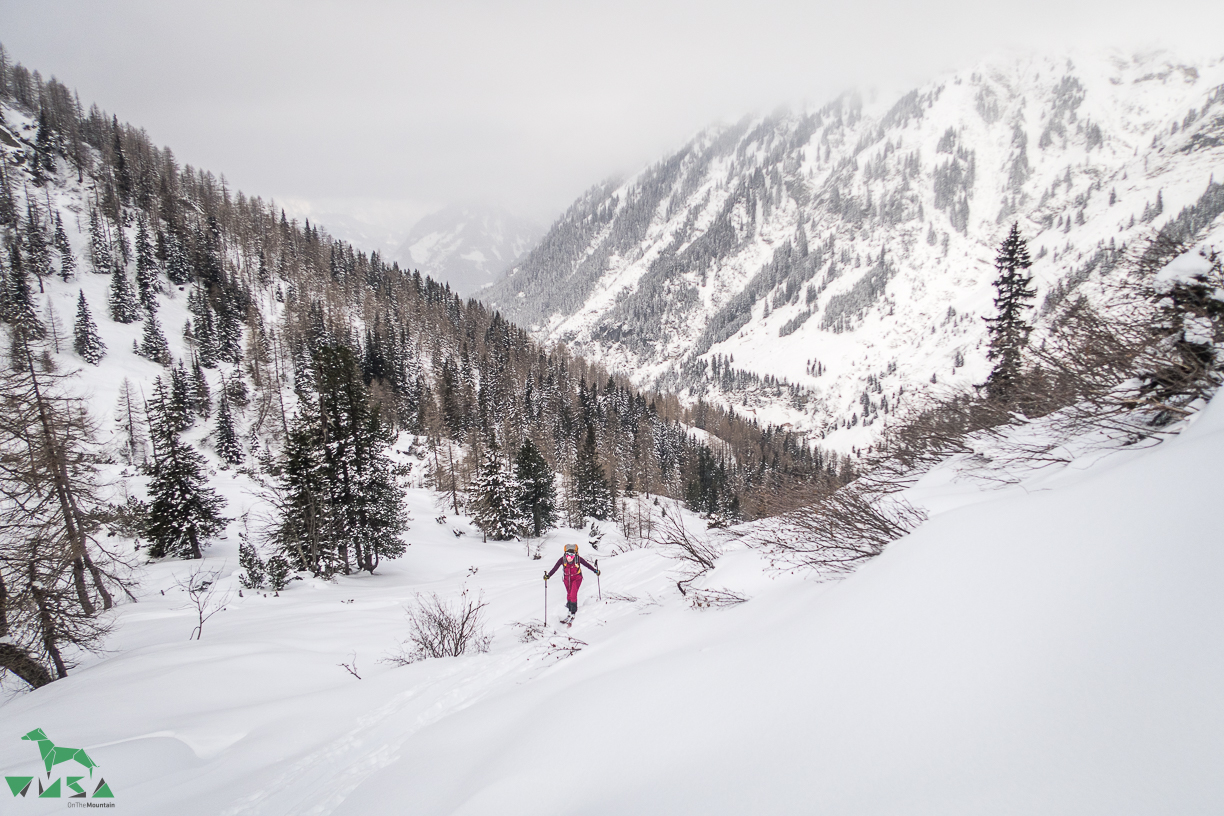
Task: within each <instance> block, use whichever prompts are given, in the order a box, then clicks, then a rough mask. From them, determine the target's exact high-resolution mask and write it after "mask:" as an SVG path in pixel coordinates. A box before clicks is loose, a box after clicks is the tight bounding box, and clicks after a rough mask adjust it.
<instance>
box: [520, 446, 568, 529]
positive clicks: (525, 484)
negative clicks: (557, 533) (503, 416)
mask: <svg viewBox="0 0 1224 816" xmlns="http://www.w3.org/2000/svg"><path fill="white" fill-rule="evenodd" d="M514 477H515V479H517V480H518V483H519V485H520V488H521V489H520V492H519V512H520V513H521V514H522V516H523V518H524V519H525V520H526V521H527V522H528V523H529V525H530V527H531V535H533V536H536V537H539V536H540V535H542V534H543V533H544V531H545V530H547V529H548V528H550V527H552V526H554V525H555V524H556V523H557V487H556V478H555V477H554V475H553V472H552V470H550V469H549V467H548V462H546V461H545V460H544V455H543V454H542V453H540V449H539V448H537V447H536V446H535V443H534V442H532V441H531V440H530V439H528V440H525V441H524V442H523V446H522V447H521V448H519V452H518V455H517V456H516V457H515V459H514Z"/></svg>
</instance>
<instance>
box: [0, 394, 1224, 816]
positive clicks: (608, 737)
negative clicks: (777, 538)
mask: <svg viewBox="0 0 1224 816" xmlns="http://www.w3.org/2000/svg"><path fill="white" fill-rule="evenodd" d="M1089 458H1092V459H1093V462H1092V464H1091V466H1089V465H1088V461H1089ZM1222 463H1224V402H1222V401H1221V400H1217V401H1216V403H1214V404H1212V405H1209V406H1208V407H1207V408H1206V409H1205V410H1204V411H1203V412H1202V413H1201V414H1199V415H1198V416H1197V417H1195V419H1194V421H1193V422H1192V423H1191V425H1190V427H1189V428H1188V429H1187V430H1186V431H1185V432H1184V433H1183V434H1182V435H1180V436H1178V437H1176V438H1173V439H1171V440H1168V441H1166V442H1164V443H1162V444H1159V445H1155V446H1152V447H1149V448H1147V449H1144V450H1128V451H1123V452H1117V453H1113V454H1110V455H1108V456H1104V457H1100V456H1096V457H1085V458H1081V459H1079V460H1077V461H1076V462H1075V463H1072V464H1071V465H1069V466H1067V467H1065V468H1060V469H1057V470H1052V471H1049V472H1045V473H1036V474H1030V475H1029V476H1028V477H1026V479H1025V480H1024V481H1022V482H1021V483H1020V484H1016V485H1012V486H1007V487H1001V488H1000V487H997V486H991V487H987V486H983V485H982V484H981V483H978V482H974V481H973V480H969V479H966V478H964V477H963V476H957V471H956V469H955V468H954V463H952V464H949V465H947V466H944V467H941V468H939V469H937V470H936V471H933V472H932V473H930V474H928V476H927V477H925V478H924V479H923V480H922V481H921V482H920V483H919V484H918V485H917V486H915V487H914V488H912V489H911V490H910V497H911V499H912V500H914V501H915V502H918V503H921V504H923V505H924V506H925V507H927V508H928V510H929V511H930V512H931V514H932V518H931V520H930V521H929V522H927V523H926V524H924V525H923V526H922V527H920V528H919V529H918V530H917V531H916V532H914V533H913V534H911V535H910V536H908V537H906V538H904V539H901V540H899V541H897V542H896V543H895V544H893V545H892V546H891V547H890V548H889V549H888V550H887V551H886V552H885V553H884V554H883V555H882V556H880V557H879V558H877V559H875V560H874V561H872V562H870V563H868V564H867V565H866V566H865V567H864V568H862V569H861V570H860V571H858V572H857V573H855V574H854V575H851V576H850V577H848V578H846V579H844V580H841V581H838V582H825V583H821V582H817V581H814V580H811V579H810V578H808V577H805V576H804V575H803V574H798V573H791V572H788V571H786V570H785V569H776V568H775V569H771V568H770V566H769V565H768V564H767V563H765V562H764V560H763V559H762V557H761V556H760V555H758V554H757V553H756V552H755V551H752V550H749V549H746V548H744V547H742V546H735V545H729V546H728V548H727V551H726V553H725V554H724V556H723V557H722V558H721V559H720V560H719V566H718V567H717V569H715V570H714V571H713V572H711V573H709V574H707V575H706V576H703V578H702V579H700V582H699V584H698V585H704V586H708V587H725V588H729V589H732V590H735V591H737V592H740V593H743V594H745V595H747V596H749V597H750V600H749V601H748V602H747V603H742V604H739V605H737V606H734V607H731V608H726V609H708V610H697V609H693V608H691V606H690V605H689V602H688V599H686V598H684V597H682V596H681V595H680V593H679V591H678V590H677V588H676V583H675V580H676V576H677V565H676V562H674V561H671V560H669V559H667V558H666V557H665V556H664V555H663V554H662V553H660V552H658V551H656V550H654V549H651V548H642V549H632V550H627V551H622V552H621V553H620V554H613V553H614V552H615V551H617V550H621V549H623V548H624V544H625V541H624V540H623V539H622V538H620V537H619V534H618V533H616V532H615V531H614V530H613V529H612V525H611V524H609V525H606V532H605V535H604V537H603V539H602V541H601V542H600V545H599V551H598V552H596V551H594V550H593V549H592V548H591V546H590V543H589V542H590V538H589V536H588V534H587V531H583V530H567V529H562V530H554V531H551V532H550V533H549V534H548V536H547V537H546V538H545V539H544V541H543V543H542V547H541V549H542V553H543V559H542V560H533V559H532V558H531V557H530V555H529V552H528V546H527V545H526V544H524V543H520V542H509V543H492V542H490V543H482V541H481V537H480V535H479V532H478V531H476V530H475V528H474V527H473V526H472V525H471V524H470V522H469V521H468V520H467V519H458V520H456V519H455V518H454V517H453V516H452V517H451V518H448V519H447V520H446V522H445V523H444V524H440V523H438V522H437V520H436V517H438V516H439V514H440V513H441V512H444V511H440V510H439V509H438V507H437V505H436V504H435V498H434V496H433V494H431V493H429V492H427V491H425V490H419V489H418V490H413V491H411V492H410V495H409V503H410V509H411V516H412V517H413V521H412V522H411V523H410V527H411V530H410V531H409V532H408V533H407V534H406V535H407V538H408V540H409V541H411V542H412V543H411V546H410V547H409V549H408V552H407V554H406V555H405V556H404V557H403V558H401V559H399V560H398V561H394V562H389V563H385V564H384V565H382V566H381V567H379V569H378V574H377V575H375V576H368V575H365V576H361V577H352V578H344V577H341V578H337V579H335V580H333V581H322V580H310V579H307V580H303V581H297V582H294V583H293V584H292V585H291V587H290V588H289V589H288V590H286V591H285V592H283V593H282V594H281V596H280V597H273V596H271V593H268V594H267V595H265V593H263V592H255V591H251V590H246V591H244V593H243V597H238V589H239V587H238V584H237V581H236V579H235V577H234V576H233V575H232V573H233V572H234V570H235V569H236V568H237V535H236V527H231V531H230V535H229V537H228V538H227V539H226V540H224V541H219V542H217V543H216V544H215V545H214V546H213V547H212V548H210V550H209V551H208V556H207V558H206V560H205V562H204V565H203V566H204V568H206V569H220V570H221V571H222V572H223V573H224V574H225V575H226V576H227V577H225V578H222V579H221V586H223V587H225V588H226V589H228V590H229V591H230V592H231V596H230V598H229V601H228V603H227V604H226V608H225V611H223V612H220V613H218V614H217V615H216V616H215V617H213V618H212V619H211V620H209V621H208V622H207V623H206V624H205V626H204V632H203V638H202V640H199V641H189V640H188V637H189V635H190V633H191V631H192V628H193V626H194V625H195V613H194V611H193V610H189V609H187V608H186V605H185V598H184V595H183V592H182V590H181V589H180V588H178V587H177V586H176V584H175V579H176V577H180V576H182V575H184V574H186V573H187V572H188V571H190V570H191V569H193V568H196V567H197V566H198V565H196V564H192V563H188V562H164V563H158V564H152V565H149V566H148V567H146V568H144V573H143V581H142V588H141V598H140V602H139V603H136V604H129V605H126V606H123V607H122V608H120V609H119V610H118V612H117V613H116V615H115V617H116V623H117V630H116V634H115V635H114V636H113V637H112V638H111V640H110V641H109V647H110V650H111V651H110V653H109V654H107V655H105V656H103V657H102V658H96V659H90V660H89V661H88V662H87V663H86V664H85V665H83V666H82V667H81V668H79V669H78V670H76V671H75V672H74V673H73V674H72V675H71V676H70V677H68V678H67V679H65V680H61V681H58V682H55V683H53V684H52V685H50V686H48V687H46V688H43V689H41V690H39V691H37V692H34V693H23V694H15V695H12V696H11V697H10V698H9V699H8V700H7V701H6V702H5V703H4V704H3V706H0V734H3V735H4V736H3V739H0V769H2V770H0V772H2V773H3V774H5V775H31V774H34V773H36V772H38V771H40V770H41V765H40V763H38V762H37V754H36V752H35V751H34V748H33V746H32V745H31V744H30V743H28V742H23V741H21V740H20V739H18V737H19V736H20V735H21V734H25V733H26V732H28V731H30V730H31V729H34V728H42V729H43V730H44V731H45V732H46V733H47V734H48V735H49V736H51V738H52V739H55V740H56V741H57V743H59V744H66V745H71V746H74V747H83V748H85V749H87V751H88V753H89V755H90V756H91V757H92V758H93V760H94V761H95V762H96V763H97V765H98V768H97V769H96V770H95V771H94V773H95V775H97V776H101V777H104V778H105V779H106V781H107V783H108V785H109V786H110V787H111V789H112V790H113V791H114V794H115V798H114V800H113V801H114V803H115V804H116V806H117V808H118V809H119V810H120V811H121V812H123V813H130V814H168V813H174V814H363V815H364V816H370V815H371V814H382V813H386V814H392V813H395V814H402V813H412V814H499V815H504V814H519V813H522V814H536V815H538V814H649V813H660V814H664V813H667V814H674V813H698V812H700V813H728V814H742V813H779V812H781V813H822V814H859V815H860V816H867V815H869V814H896V813H906V814H925V813H930V814H942V815H943V816H947V815H948V814H981V813H991V814H1011V813H1015V814H1022V813H1023V814H1034V813H1040V814H1064V813H1065V814H1076V816H1085V815H1086V814H1111V815H1115V814H1128V813H1133V814H1151V813H1178V814H1198V813H1202V814H1207V813H1219V812H1221V811H1222V810H1224V775H1221V774H1220V773H1219V769H1220V767H1221V766H1222V763H1224V691H1221V690H1222V689H1224V650H1221V648H1220V645H1219V644H1220V632H1221V631H1224V593H1221V591H1220V587H1221V586H1222V585H1224V548H1222V547H1221V535H1220V521H1219V520H1220V515H1219V509H1218V504H1217V502H1218V499H1219V496H1220V488H1221V485H1222V483H1224V479H1222V478H1221V473H1222V470H1221V468H1222ZM232 513H233V508H232V507H231V514H232ZM456 530H457V531H458V532H459V533H461V535H456V534H455V531H456ZM569 541H574V542H578V543H580V545H581V548H582V554H583V555H584V556H585V557H586V558H588V560H590V559H593V558H595V557H598V558H600V566H601V568H602V571H603V576H602V579H601V581H600V583H601V584H602V587H601V589H602V596H603V599H602V601H601V600H599V599H598V595H599V590H600V587H597V584H596V580H595V576H594V575H592V574H590V573H588V574H587V575H586V579H585V583H584V585H583V587H582V594H581V607H580V611H579V615H578V618H577V620H576V622H575V624H574V626H573V628H572V629H568V630H567V629H564V628H558V627H557V619H558V618H559V617H560V614H561V612H562V610H563V605H564V597H563V590H562V588H561V582H560V580H559V578H560V576H559V575H558V577H557V578H556V579H554V580H553V581H552V582H550V586H549V593H548V602H549V605H550V608H549V610H548V615H549V628H548V630H547V632H546V634H545V636H544V637H543V638H541V639H537V640H533V641H529V642H523V640H522V638H521V634H522V632H523V631H524V627H523V626H521V625H519V626H516V624H526V623H529V622H531V621H537V622H538V621H539V619H540V618H541V615H542V613H543V611H544V590H543V586H542V581H541V572H542V570H543V569H544V568H547V567H551V565H552V563H553V562H554V561H555V559H556V558H557V557H558V556H559V555H560V552H561V549H562V545H563V544H564V543H566V542H569ZM535 543H538V542H533V544H532V546H534V545H535ZM464 588H466V589H467V590H468V591H469V592H471V593H483V597H484V599H485V600H486V601H487V602H488V604H489V606H488V609H487V611H488V615H489V618H488V620H489V627H488V628H489V632H490V634H491V635H492V636H493V640H492V645H491V649H490V651H489V652H488V653H487V654H475V655H469V656H464V657H460V658H449V659H435V660H427V661H423V662H418V663H414V664H411V665H408V666H402V667H396V666H393V665H391V664H389V663H385V662H380V659H381V658H384V657H386V656H387V655H389V654H391V653H393V652H395V651H396V649H397V647H398V644H399V643H400V641H402V640H403V639H404V638H405V637H406V636H407V619H406V616H405V612H404V609H403V606H404V604H405V603H407V602H409V601H411V599H412V598H413V597H414V595H415V593H418V592H425V593H430V592H437V593H439V595H441V596H443V597H454V596H456V595H458V593H459V592H460V591H462V590H463V589H464ZM571 638H573V640H571ZM572 647H580V648H579V649H578V651H576V652H575V653H574V654H573V655H572V656H565V654H566V650H567V649H569V648H572ZM345 662H348V663H350V665H354V666H355V669H356V671H357V673H358V674H360V676H361V679H357V678H356V677H354V676H353V675H352V674H350V673H349V672H348V671H347V670H346V669H345V668H343V667H342V666H341V665H340V664H342V663H345ZM32 760H33V761H32ZM83 784H85V785H89V784H90V783H89V782H88V781H87V782H85V783H83ZM95 784H96V782H95ZM2 795H3V796H9V794H8V792H4V793H3V794H2ZM64 807H65V801H64V800H38V799H34V798H33V795H31V796H29V797H27V798H26V799H25V800H24V801H21V800H18V801H10V802H9V804H8V805H7V806H6V808H5V811H4V812H6V813H7V812H13V813H16V812H21V813H31V814H34V813H43V812H53V811H54V812H58V811H60V810H61V809H63V808H64Z"/></svg>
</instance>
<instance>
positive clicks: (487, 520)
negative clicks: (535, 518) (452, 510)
mask: <svg viewBox="0 0 1224 816" xmlns="http://www.w3.org/2000/svg"><path fill="white" fill-rule="evenodd" d="M521 495H522V486H521V485H520V484H519V481H518V479H516V478H515V477H514V470H513V469H512V468H511V467H510V463H509V462H508V461H506V458H505V457H504V456H502V455H501V451H499V450H498V448H497V445H495V444H492V443H490V444H489V446H488V447H487V448H486V449H485V452H484V457H483V461H481V463H480V471H479V473H477V474H476V482H475V484H474V485H473V490H472V503H473V513H472V515H473V517H474V518H475V521H476V526H477V527H479V528H480V529H481V530H483V531H484V534H485V536H486V537H488V538H491V539H493V540H494V541H506V540H508V539H511V538H514V537H515V536H516V535H518V533H519V531H520V530H521V529H522V527H523V517H522V515H521V511H520V497H521Z"/></svg>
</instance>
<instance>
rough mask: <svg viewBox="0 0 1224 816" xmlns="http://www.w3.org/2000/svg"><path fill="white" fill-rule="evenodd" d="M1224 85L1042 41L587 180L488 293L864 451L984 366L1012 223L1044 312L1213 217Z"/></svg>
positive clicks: (700, 139) (564, 333)
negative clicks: (1024, 242) (1000, 261)
mask: <svg viewBox="0 0 1224 816" xmlns="http://www.w3.org/2000/svg"><path fill="white" fill-rule="evenodd" d="M1221 83H1224V63H1222V62H1221V61H1219V60H1217V61H1214V62H1210V63H1204V64H1197V65H1190V64H1181V63H1179V62H1177V61H1176V60H1174V59H1172V58H1171V57H1169V56H1168V55H1163V54H1157V55H1146V56H1141V57H1133V58H1131V57H1128V58H1121V57H1098V58H1092V59H1083V60H1079V59H1077V60H1075V61H1072V60H1068V59H1066V58H1058V59H1055V58H1026V59H1021V60H1016V61H1011V62H997V63H991V64H987V65H983V66H980V67H978V68H977V69H975V70H972V71H967V72H964V73H961V74H957V75H955V76H952V77H950V78H946V79H943V80H940V81H937V82H933V83H931V84H929V85H927V86H925V87H923V88H920V89H918V90H914V91H911V92H910V93H907V94H905V95H904V96H902V97H901V98H900V99H898V100H895V102H894V103H893V104H892V105H891V107H885V106H884V105H882V104H881V105H872V104H867V103H865V102H864V101H863V100H862V99H861V98H859V97H858V96H855V95H846V96H843V97H841V98H839V99H837V100H836V101H834V102H832V103H831V104H829V105H827V106H825V107H823V108H821V109H819V110H814V111H807V112H803V113H797V114H789V113H788V114H780V115H775V116H768V117H764V118H756V119H745V120H743V121H741V122H739V123H737V124H735V125H733V126H727V127H721V126H720V127H715V128H711V129H709V130H707V131H705V132H703V133H701V134H700V135H698V136H697V137H696V138H695V139H693V140H692V142H690V143H689V144H688V145H686V146H685V147H684V148H683V149H681V150H680V151H679V152H677V153H676V154H674V155H673V156H670V157H668V158H667V159H665V160H664V161H662V162H660V163H658V164H657V165H655V166H652V167H650V168H649V169H647V170H645V171H643V172H641V173H640V174H638V175H637V176H636V177H634V178H632V179H630V180H629V181H627V182H625V183H618V182H608V183H605V184H603V185H600V186H597V187H595V188H593V189H591V190H590V191H589V192H588V193H587V194H586V195H585V196H584V197H583V198H581V199H580V200H578V201H577V202H575V203H574V204H573V206H572V207H571V208H570V209H569V211H568V212H566V213H565V215H564V216H563V217H562V218H561V219H560V220H559V221H558V222H557V223H556V224H555V225H554V226H553V227H552V229H551V230H550V232H549V233H548V234H547V235H546V236H545V237H544V239H543V240H542V241H541V242H540V244H539V245H538V246H537V247H536V248H535V249H534V250H533V251H532V252H531V253H530V254H529V255H528V256H527V257H526V258H525V259H524V260H523V261H522V263H520V264H519V265H517V266H516V267H515V268H514V269H513V270H512V271H511V273H510V274H509V275H508V276H507V278H506V279H504V280H503V281H501V282H499V283H498V284H496V285H495V286H494V287H492V288H491V289H489V290H488V291H487V292H486V293H485V299H486V300H487V302H488V303H489V304H490V305H492V306H494V307H495V308H497V309H499V310H501V311H502V313H503V314H505V315H506V316H507V317H509V318H510V319H512V320H515V321H516V322H518V323H520V324H527V325H531V326H532V327H533V330H534V331H535V332H536V333H537V335H538V336H540V337H543V338H547V339H550V340H561V341H565V342H567V343H568V344H569V345H570V347H571V348H572V349H573V350H575V351H577V352H580V353H582V354H584V355H587V356H590V357H593V358H597V359H600V360H602V361H604V362H605V363H606V364H608V365H610V366H612V367H614V368H617V369H620V370H622V371H624V372H626V373H629V374H630V375H631V376H633V377H634V378H635V379H636V381H637V382H638V383H642V384H645V383H650V384H652V385H657V386H666V387H669V388H674V389H682V390H683V393H685V394H686V395H687V396H688V397H689V398H696V397H698V396H704V397H705V398H706V399H711V400H714V401H720V400H721V401H723V402H724V403H725V404H729V405H733V406H737V407H738V408H740V409H741V410H744V411H747V412H748V413H750V414H752V415H755V416H758V417H759V418H761V419H763V420H768V421H770V422H775V423H785V422H790V423H794V425H795V426H796V427H797V428H801V429H804V430H807V431H809V432H811V433H813V434H818V435H819V436H821V437H824V438H825V439H826V440H827V442H826V444H829V445H832V446H834V447H839V448H841V449H843V450H845V449H848V448H850V447H852V446H855V445H864V444H867V443H869V441H870V440H871V439H872V438H873V437H874V434H875V431H876V430H878V426H877V427H874V428H873V427H872V426H875V425H876V423H877V421H878V419H879V418H880V416H881V415H883V414H887V413H888V412H889V411H890V410H891V409H892V408H894V407H895V406H896V404H897V400H898V399H899V398H900V397H901V396H902V395H903V394H904V393H906V392H910V393H913V392H914V391H916V390H921V389H926V388H930V387H931V384H932V383H941V384H942V383H952V384H968V383H978V382H981V381H982V379H983V378H984V376H985V374H986V373H987V371H988V365H987V362H986V359H985V344H984V340H985V325H984V323H983V321H982V320H981V318H982V317H984V316H986V315H989V314H991V313H992V303H991V299H992V296H993V289H992V287H991V283H992V281H993V278H994V268H993V260H994V254H995V248H996V247H997V245H998V243H999V241H1000V239H1001V238H1002V237H1003V236H1004V234H1005V233H1006V230H1007V229H1008V228H1009V227H1010V225H1011V223H1012V222H1013V221H1018V222H1019V224H1020V228H1021V230H1022V232H1023V234H1024V235H1025V236H1026V237H1027V238H1028V239H1029V242H1030V249H1031V250H1032V253H1033V256H1034V258H1035V259H1036V263H1035V265H1034V267H1033V269H1032V272H1033V274H1034V277H1035V282H1036V286H1037V289H1038V296H1039V302H1040V303H1041V304H1042V308H1039V310H1038V311H1039V313H1044V312H1048V310H1049V308H1051V307H1052V306H1053V305H1054V304H1056V303H1057V302H1059V301H1061V300H1062V299H1065V298H1066V296H1067V295H1068V293H1070V292H1071V291H1072V290H1076V289H1082V290H1083V291H1085V292H1090V291H1091V290H1092V289H1093V288H1094V287H1095V286H1097V285H1099V283H1100V282H1102V281H1103V280H1105V279H1106V278H1107V277H1108V275H1109V274H1110V272H1111V271H1112V270H1113V269H1114V267H1115V265H1116V264H1117V262H1118V261H1119V260H1120V258H1121V257H1122V253H1123V252H1124V250H1125V249H1126V248H1127V247H1128V246H1134V244H1135V242H1136V241H1141V240H1142V239H1144V238H1146V237H1148V236H1150V235H1151V234H1152V233H1153V232H1154V230H1155V228H1157V227H1160V226H1161V225H1163V224H1165V223H1167V222H1168V221H1169V220H1170V217H1171V216H1174V215H1176V214H1178V213H1179V211H1181V210H1182V208H1184V207H1193V208H1194V209H1193V210H1192V211H1191V212H1188V213H1187V214H1186V215H1185V216H1184V217H1183V219H1182V220H1181V221H1179V222H1178V224H1179V226H1177V227H1176V228H1177V229H1181V230H1183V231H1184V230H1185V229H1193V230H1197V231H1198V232H1199V233H1200V234H1201V232H1202V229H1203V228H1204V227H1207V226H1209V225H1210V223H1211V222H1212V221H1213V220H1214V219H1215V217H1216V216H1217V215H1218V214H1219V213H1220V211H1221V209H1224V188H1222V187H1221V186H1220V185H1218V184H1216V183H1215V182H1216V181H1217V179H1216V178H1215V176H1213V172H1214V171H1215V170H1219V169H1220V168H1221V167H1224V85H1222V84H1221Z"/></svg>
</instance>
